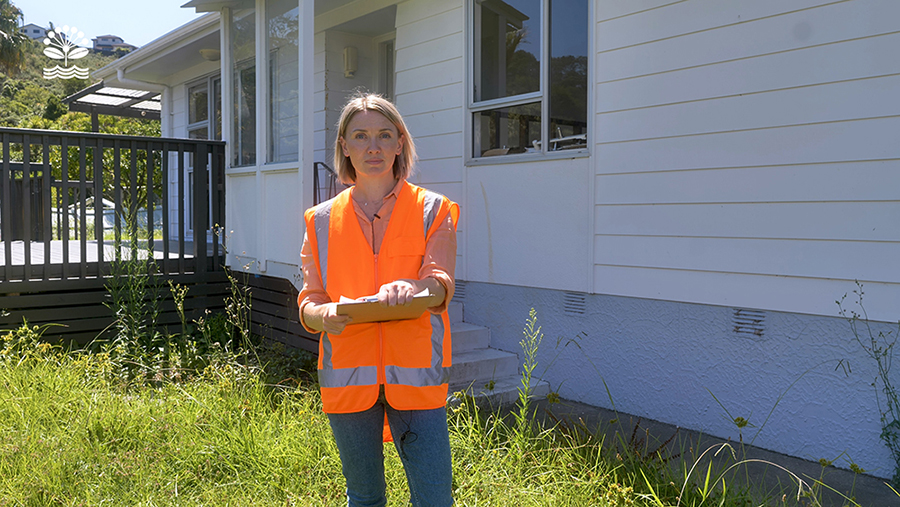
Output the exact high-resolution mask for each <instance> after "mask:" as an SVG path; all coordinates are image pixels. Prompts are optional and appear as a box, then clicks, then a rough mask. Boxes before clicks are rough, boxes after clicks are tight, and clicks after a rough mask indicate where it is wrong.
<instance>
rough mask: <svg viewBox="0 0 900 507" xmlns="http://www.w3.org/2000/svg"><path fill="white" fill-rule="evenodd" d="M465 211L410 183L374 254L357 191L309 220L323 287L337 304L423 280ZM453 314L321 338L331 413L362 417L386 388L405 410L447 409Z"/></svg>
mask: <svg viewBox="0 0 900 507" xmlns="http://www.w3.org/2000/svg"><path fill="white" fill-rule="evenodd" d="M448 214H449V215H450V217H452V221H453V227H454V228H455V227H456V223H457V220H458V218H459V206H458V205H457V204H456V203H454V202H452V201H450V200H449V199H447V198H446V197H444V196H442V195H440V194H437V193H434V192H431V191H429V190H426V189H424V188H421V187H417V186H415V185H412V184H410V183H406V182H404V184H403V185H401V187H400V191H399V192H398V195H397V202H396V203H395V204H394V211H393V212H392V213H391V217H390V222H389V223H388V226H387V230H386V231H385V236H384V239H383V240H382V243H381V249H380V251H379V252H378V253H377V254H375V253H373V252H372V246H371V245H369V242H368V241H366V237H365V236H364V235H363V232H362V229H361V228H360V225H359V220H358V219H357V217H356V212H355V211H354V209H353V203H352V202H351V199H350V189H347V190H345V191H343V192H341V193H340V194H339V195H338V196H337V197H335V198H334V199H331V200H330V201H327V202H324V203H322V204H320V205H318V206H316V207H314V208H310V209H308V210H307V211H306V213H305V219H306V233H307V237H308V239H309V243H310V247H311V249H312V253H313V259H314V261H315V263H316V267H318V268H319V273H320V274H321V276H322V285H323V286H324V287H325V291H326V292H327V293H328V295H329V296H330V297H331V300H332V301H339V300H340V297H341V296H345V297H348V298H353V299H355V298H358V297H363V296H371V295H373V294H376V293H377V292H378V290H379V288H380V287H381V286H382V285H384V284H386V283H389V282H393V281H395V280H399V279H401V278H407V279H408V278H412V279H416V278H418V274H419V269H420V268H421V266H422V259H423V256H424V254H425V244H426V242H427V241H428V238H429V237H430V236H431V234H432V233H434V231H435V230H436V229H437V228H438V227H439V226H440V224H441V223H442V222H443V221H444V220H446V219H447V216H448ZM451 360H452V356H451V348H450V319H449V318H448V316H447V312H446V311H444V312H443V313H442V314H441V315H435V314H432V313H430V312H425V313H424V314H423V315H422V316H421V317H419V318H418V319H412V320H400V321H390V322H379V323H366V324H350V325H348V326H347V327H345V328H344V331H343V332H342V333H341V334H339V335H329V334H328V333H324V332H323V333H322V336H321V339H320V341H319V386H320V389H321V394H322V408H323V410H324V411H325V412H327V413H337V414H342V413H351V412H361V411H363V410H367V409H369V408H371V407H372V406H373V405H374V404H375V402H376V401H377V400H378V394H379V386H380V385H384V394H385V398H386V400H387V402H388V404H390V406H391V407H393V408H395V409H398V410H428V409H434V408H439V407H443V406H444V404H445V403H446V399H447V383H448V380H449V377H450V369H449V368H450V364H451Z"/></svg>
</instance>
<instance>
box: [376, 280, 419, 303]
mask: <svg viewBox="0 0 900 507" xmlns="http://www.w3.org/2000/svg"><path fill="white" fill-rule="evenodd" d="M417 292H418V291H417V290H416V286H415V285H414V284H413V280H395V281H393V282H391V283H386V284H384V285H382V286H381V288H380V289H378V294H377V296H378V302H379V303H381V306H397V305H408V304H410V303H412V300H413V296H415V295H416V293H417Z"/></svg>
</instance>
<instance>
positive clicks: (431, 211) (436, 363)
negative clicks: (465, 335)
mask: <svg viewBox="0 0 900 507" xmlns="http://www.w3.org/2000/svg"><path fill="white" fill-rule="evenodd" d="M423 201H424V213H423V222H422V225H423V230H422V234H423V236H425V237H426V238H427V235H428V231H429V229H430V228H431V226H432V225H433V224H434V221H435V219H436V218H437V215H438V213H439V212H440V209H441V205H442V203H443V196H441V195H440V194H437V193H434V192H431V191H429V190H425V197H424V198H423ZM333 202H334V201H333V200H331V201H328V202H325V203H322V204H321V205H319V206H318V207H317V208H315V211H314V227H315V233H316V243H317V245H318V248H317V250H318V255H319V272H320V274H321V276H322V286H323V287H324V288H326V290H327V287H328V285H327V284H328V280H327V273H328V232H329V227H330V220H331V211H332V205H333ZM430 320H431V366H429V367H427V368H408V367H402V366H395V365H385V382H386V383H387V384H396V385H406V386H412V387H430V386H439V385H441V384H445V383H448V382H449V380H450V369H449V368H444V366H443V363H444V322H443V320H442V318H441V316H440V315H435V314H432V315H431V319H430ZM321 359H322V368H321V369H319V385H320V386H321V387H325V388H332V387H336V388H340V387H349V386H367V385H375V384H377V383H378V370H377V367H376V366H358V367H351V368H335V367H334V365H333V362H332V345H331V338H330V337H329V336H328V333H322V358H321Z"/></svg>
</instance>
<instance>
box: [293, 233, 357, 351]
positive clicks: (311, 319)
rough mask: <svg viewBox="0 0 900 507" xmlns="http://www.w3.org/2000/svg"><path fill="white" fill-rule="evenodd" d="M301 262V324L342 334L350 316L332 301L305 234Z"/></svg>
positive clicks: (312, 329)
mask: <svg viewBox="0 0 900 507" xmlns="http://www.w3.org/2000/svg"><path fill="white" fill-rule="evenodd" d="M300 263H301V266H302V269H303V289H302V290H301V291H300V294H299V295H298V296H297V303H298V306H299V308H300V324H302V325H303V327H304V328H306V330H307V331H309V332H311V333H318V332H319V331H325V332H326V333H328V334H341V332H342V331H343V330H344V327H345V326H346V325H347V324H349V323H350V317H349V316H347V315H338V314H337V305H336V304H335V303H332V302H331V298H330V297H329V296H328V293H327V292H325V288H324V287H323V286H322V276H321V275H320V274H319V268H318V267H316V263H315V260H314V259H313V255H312V247H311V246H310V244H309V237H308V236H307V235H305V234H304V235H303V247H302V248H301V249H300Z"/></svg>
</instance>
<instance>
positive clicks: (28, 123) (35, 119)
mask: <svg viewBox="0 0 900 507" xmlns="http://www.w3.org/2000/svg"><path fill="white" fill-rule="evenodd" d="M2 4H6V5H11V4H9V3H8V1H5V0H0V8H2V7H3V5H2ZM13 8H14V7H13ZM4 17H5V16H3V15H2V14H0V20H2V18H4ZM0 24H2V23H0ZM9 33H10V32H9V30H3V27H2V26H0V41H2V42H0V46H4V44H6V46H5V47H0V60H2V62H0V127H19V128H32V129H49V130H72V131H83V132H90V131H91V119H90V116H89V115H88V114H86V113H74V112H69V111H68V109H67V107H66V105H65V104H63V103H62V100H63V99H64V98H66V97H68V96H69V95H72V94H74V93H76V92H78V91H79V90H82V89H84V88H85V87H87V86H89V85H90V84H92V83H93V81H91V80H89V79H88V80H86V79H45V78H44V77H43V69H44V67H52V66H53V65H54V64H55V63H54V61H53V60H51V59H49V58H48V57H46V56H45V55H44V54H43V50H44V47H45V46H44V44H43V43H42V42H41V41H40V40H31V39H29V38H27V37H24V40H18V41H16V40H13V39H15V37H13V36H12V35H10V37H11V38H7V34H9ZM15 34H16V35H19V34H18V32H15ZM123 54H125V53H117V54H113V55H106V54H102V53H99V52H95V51H90V52H89V53H88V55H87V56H85V57H84V58H82V59H79V60H78V66H79V67H86V68H88V69H90V70H91V71H95V70H97V69H99V68H101V67H103V66H105V65H108V64H109V63H111V62H113V61H114V60H115V59H116V58H118V57H120V56H122V55H123ZM7 55H9V57H8V58H7ZM100 132H103V133H108V134H128V135H142V136H159V135H160V126H159V121H157V120H141V119H134V118H118V117H112V116H104V115H101V116H100Z"/></svg>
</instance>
